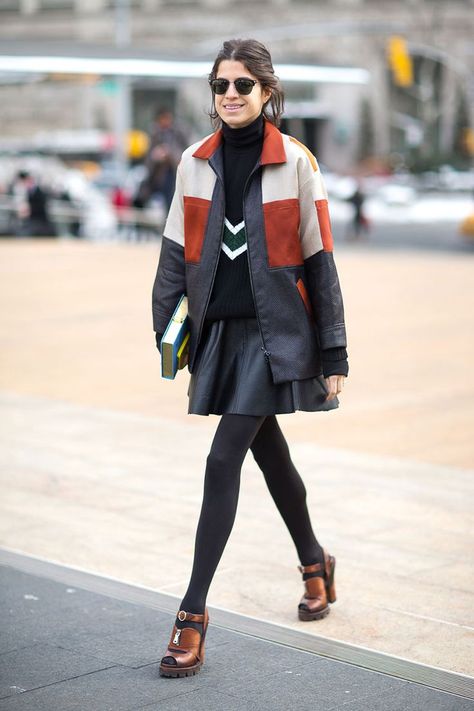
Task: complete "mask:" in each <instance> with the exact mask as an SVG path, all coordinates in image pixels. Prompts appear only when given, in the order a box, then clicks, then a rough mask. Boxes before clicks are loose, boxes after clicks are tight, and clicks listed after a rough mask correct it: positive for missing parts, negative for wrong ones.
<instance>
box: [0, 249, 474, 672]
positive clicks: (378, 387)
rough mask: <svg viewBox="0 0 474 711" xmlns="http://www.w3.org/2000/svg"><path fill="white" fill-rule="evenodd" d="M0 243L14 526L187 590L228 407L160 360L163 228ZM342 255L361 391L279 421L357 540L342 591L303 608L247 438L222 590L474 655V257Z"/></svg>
mask: <svg viewBox="0 0 474 711" xmlns="http://www.w3.org/2000/svg"><path fill="white" fill-rule="evenodd" d="M0 251H1V253H2V257H3V260H2V261H1V264H2V265H3V271H2V279H1V280H0V289H1V294H0V296H1V299H2V302H3V304H6V307H4V308H3V309H2V310H1V311H0V343H1V356H0V357H1V361H0V408H1V417H2V428H1V432H0V447H1V451H2V459H3V462H2V467H1V471H0V477H1V478H0V485H1V487H2V497H1V498H2V501H1V504H0V506H1V516H0V543H1V544H2V545H4V546H6V547H9V548H12V549H16V550H20V551H24V552H26V553H31V554H33V555H38V556H42V557H45V558H48V559H51V560H56V561H59V562H61V563H63V564H65V565H70V566H79V567H82V568H85V569H87V570H90V571H97V572H99V573H102V574H104V575H106V576H112V577H117V578H120V579H126V580H127V581H130V582H132V583H136V584H138V585H146V586H149V587H151V588H153V589H155V590H160V591H162V592H165V593H171V594H173V595H176V596H177V597H179V596H180V595H182V594H183V593H184V591H185V588H186V585H187V582H188V579H189V574H190V570H191V565H192V554H193V547H194V534H195V528H196V523H197V519H198V516H199V508H200V503H201V498H202V485H203V471H204V464H205V458H206V455H207V452H208V449H209V445H210V442H211V439H212V436H213V433H214V430H215V426H216V422H217V418H213V417H210V418H199V417H189V416H187V415H186V414H185V413H186V388H187V382H188V379H187V377H186V373H180V374H179V377H178V378H177V379H176V381H173V382H168V381H163V380H160V378H159V372H158V363H159V361H158V359H157V356H156V352H155V349H154V340H153V333H152V331H151V317H150V311H149V300H150V289H151V283H152V279H153V272H154V270H155V268H156V261H157V255H158V248H157V246H156V245H155V246H152V245H106V244H103V245H92V244H84V243H62V242H41V241H40V242H34V241H25V242H19V243H17V242H11V243H2V244H0ZM337 262H338V268H339V272H340V276H341V280H342V284H343V291H344V295H345V301H346V305H347V306H346V312H347V321H348V325H349V338H350V342H351V373H350V376H349V378H348V379H347V382H346V385H345V389H344V393H343V394H342V396H341V398H340V400H341V407H340V409H339V410H337V411H334V412H332V413H315V414H313V415H311V414H309V413H296V414H294V415H288V416H282V417H281V418H280V423H281V425H282V428H283V430H284V431H285V434H286V435H287V438H288V440H289V443H290V446H291V451H292V457H293V460H294V462H295V464H296V466H297V467H298V469H299V471H300V472H301V474H302V476H303V479H304V481H305V484H306V487H307V490H308V504H309V508H310V512H311V516H312V520H313V524H314V528H315V531H316V535H317V536H318V538H319V539H320V541H321V543H322V544H323V545H324V546H325V547H326V548H327V549H328V550H329V551H330V552H331V553H332V554H333V555H335V556H336V558H337V570H336V586H337V595H338V601H337V603H336V604H335V605H334V606H332V608H331V614H330V615H329V616H328V617H327V618H325V619H324V620H321V621H318V622H315V623H314V625H313V624H310V625H308V624H305V623H300V622H299V621H298V619H297V617H296V607H297V603H298V601H299V598H300V596H301V594H302V590H303V586H302V581H301V577H300V574H299V572H298V571H297V569H296V565H297V563H298V561H297V559H296V555H295V551H294V548H293V545H292V542H291V540H290V538H289V536H288V533H287V531H286V529H285V528H284V525H283V524H282V522H281V520H280V518H279V516H278V513H277V511H276V509H275V507H274V505H273V502H272V501H271V499H270V497H269V495H268V492H267V490H266V488H265V485H264V482H263V477H262V475H261V472H260V471H259V470H258V468H257V467H256V465H255V462H254V461H253V459H252V458H251V457H247V459H246V461H245V463H244V468H243V473H242V489H241V496H240V501H239V510H238V513H237V521H236V525H235V528H234V530H233V532H232V535H231V538H230V540H229V543H228V545H227V547H226V550H225V553H224V556H223V558H222V560H221V562H220V565H219V568H218V570H217V573H216V576H215V579H214V580H213V583H212V586H211V590H210V596H209V600H208V602H209V605H214V606H215V607H225V608H228V609H232V610H234V611H235V612H237V613H240V614H242V615H252V616H255V617H259V618H262V619H265V620H268V621H270V622H271V621H272V622H274V623H276V624H280V625H285V626H286V627H288V628H289V629H294V630H301V631H303V629H304V631H305V632H306V633H309V634H315V635H318V636H321V637H324V638H326V639H327V640H343V641H344V642H347V643H350V644H354V645H362V646H364V647H366V648H369V649H374V650H377V651H380V652H385V653H388V654H391V655H396V656H400V657H403V658H406V659H411V660H413V661H417V662H420V663H424V664H428V665H432V666H435V667H439V668H441V669H448V670H452V671H456V672H459V673H464V674H470V675H474V666H473V661H472V660H473V658H474V655H473V653H472V632H473V629H474V621H473V610H474V594H473V584H472V583H473V578H474V576H473V563H472V550H473V532H474V526H473V522H472V500H473V477H472V469H471V468H468V467H472V462H473V459H474V458H473V438H472V420H473V418H474V397H473V390H474V388H473V384H472V374H471V373H472V366H471V362H470V354H472V352H473V351H474V329H469V328H468V327H467V325H466V314H467V315H468V316H470V315H471V314H472V313H474V308H473V306H474V304H472V302H469V299H471V300H472V298H473V297H472V289H471V288H470V287H471V282H472V258H470V257H469V256H467V255H462V256H461V255H454V256H453V255H449V254H443V255H440V254H437V255H431V254H428V253H426V252H425V253H423V254H420V255H417V254H416V253H410V254H409V255H404V254H402V253H397V254H390V255H388V253H383V254H378V253H372V252H370V251H364V250H361V251H359V250H357V249H354V250H350V249H347V250H342V251H340V253H339V255H337ZM402 274H403V278H402ZM440 284H443V289H440ZM177 453H179V456H177ZM308 627H310V629H308Z"/></svg>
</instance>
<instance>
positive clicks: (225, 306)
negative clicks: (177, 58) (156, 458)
mask: <svg viewBox="0 0 474 711" xmlns="http://www.w3.org/2000/svg"><path fill="white" fill-rule="evenodd" d="M209 84H210V87H211V91H212V111H211V114H210V115H211V118H212V120H213V123H214V126H215V128H217V127H219V128H218V130H217V131H216V132H215V133H213V134H212V135H211V136H210V137H208V138H206V139H203V140H201V141H199V142H198V143H196V144H194V145H192V146H191V147H190V148H188V149H187V150H186V151H185V152H184V154H183V156H182V159H181V162H180V166H179V168H178V175H177V181H176V192H175V194H174V198H173V203H172V205H171V210H170V213H169V215H168V219H167V222H166V225H165V229H164V236H163V240H162V247H161V255H160V260H159V264H158V270H157V275H156V279H155V284H154V289H153V316H154V329H155V331H156V341H157V345H158V347H160V343H161V337H162V334H163V332H164V331H165V329H166V327H167V324H168V322H169V320H170V317H171V316H172V314H173V312H174V310H175V307H176V305H177V302H178V301H179V299H180V297H181V295H182V294H183V293H184V294H186V295H187V297H188V308H189V321H190V330H191V336H190V348H189V360H188V368H189V371H190V372H191V380H190V384H189V390H188V395H189V408H188V412H189V413H193V414H200V415H209V414H216V415H221V419H220V422H219V424H218V426H217V430H216V433H215V436H214V439H213V442H212V446H211V450H210V453H209V455H208V457H207V460H206V471H205V477H204V498H203V502H202V509H201V514H200V518H199V523H198V527H197V532H196V540H195V548H194V562H193V568H192V573H191V579H190V582H189V585H188V588H187V590H186V593H185V595H184V598H183V599H182V601H181V605H180V608H179V611H178V614H177V617H176V620H175V622H174V626H173V630H172V634H171V639H170V643H169V646H168V649H167V651H166V655H165V656H164V657H163V658H162V660H161V664H160V673H161V674H163V675H164V676H172V677H183V676H188V675H192V674H195V673H196V672H197V671H198V670H199V669H200V667H201V665H202V663H203V658H204V640H205V635H206V630H207V626H208V622H209V615H208V611H207V607H206V597H207V593H208V589H209V586H210V584H211V581H212V578H213V576H214V573H215V570H216V568H217V565H218V563H219V560H220V558H221V556H222V553H223V551H224V547H225V545H226V542H227V539H228V537H229V535H230V532H231V529H232V526H233V523H234V520H235V515H236V509H237V501H238V496H239V486H240V470H241V466H242V463H243V460H244V458H245V456H246V454H247V452H248V450H249V449H250V450H251V451H252V454H253V456H254V457H255V460H256V461H257V463H258V465H259V467H260V468H261V470H262V472H263V475H264V477H265V481H266V484H267V486H268V489H269V491H270V494H271V496H272V498H273V500H274V502H275V504H276V506H277V507H278V510H279V512H280V514H281V516H282V518H283V520H284V522H285V524H286V526H287V528H288V531H289V533H290V535H291V537H292V539H293V541H294V544H295V547H296V549H297V554H298V557H299V560H300V563H301V565H300V566H298V567H299V570H300V572H301V573H302V576H303V581H304V586H305V592H304V595H303V597H302V598H301V601H300V604H299V606H298V616H299V619H300V620H305V621H309V620H318V619H321V618H323V617H325V616H326V615H327V614H328V613H329V603H332V602H334V601H335V599H336V593H335V583H334V569H335V557H334V556H332V555H329V554H328V553H327V551H326V550H324V549H323V547H322V546H321V544H320V543H319V542H318V540H317V539H316V536H315V534H314V531H313V528H312V525H311V521H310V516H309V512H308V508H307V505H306V489H305V485H304V483H303V480H302V479H301V477H300V475H299V473H298V471H297V470H296V468H295V466H294V464H293V462H292V460H291V456H290V452H289V449H288V444H287V442H286V440H285V437H284V435H283V433H282V431H281V429H280V427H279V424H278V422H277V419H276V415H277V414H280V413H292V412H295V411H296V410H306V411H313V412H314V411H327V410H332V409H334V408H337V407H338V406H339V401H338V399H337V395H338V394H339V393H340V392H341V391H342V388H343V383H344V379H345V377H346V376H347V374H348V363H347V351H346V333H345V326H344V309H343V301H342V295H341V290H340V286H339V280H338V275H337V270H336V266H335V263H334V258H333V239H332V234H331V226H330V219H329V212H328V203H327V192H326V188H325V184H324V181H323V178H322V176H321V172H320V170H319V167H318V164H317V161H316V158H315V157H314V156H313V155H312V154H311V153H310V151H309V150H308V149H307V148H306V147H305V146H303V145H302V144H301V143H299V141H297V140H296V139H294V138H291V137H290V136H287V135H284V134H282V133H280V131H279V130H278V128H277V126H278V125H279V123H280V118H281V115H282V113H283V99H284V97H283V91H282V88H281V85H280V82H279V80H278V78H277V77H276V76H275V74H274V70H273V66H272V60H271V57H270V54H269V52H268V50H267V49H266V48H265V47H264V46H263V45H262V44H261V43H260V42H258V41H256V40H232V41H228V42H225V43H224V45H223V48H222V49H221V51H220V52H219V54H218V55H217V58H216V60H215V62H214V66H213V68H212V71H211V73H210V76H209ZM176 456H178V457H179V452H178V450H177V453H176ZM168 474H169V473H168ZM256 545H258V543H257V544H256Z"/></svg>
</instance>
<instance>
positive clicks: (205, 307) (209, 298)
mask: <svg viewBox="0 0 474 711" xmlns="http://www.w3.org/2000/svg"><path fill="white" fill-rule="evenodd" d="M211 168H212V166H211ZM212 170H214V168H212ZM214 172H215V173H216V171H214ZM216 178H217V180H220V182H221V185H222V188H223V189H224V184H223V182H222V180H221V179H220V177H219V175H218V174H217V173H216ZM224 213H225V203H224ZM224 220H225V215H224ZM223 232H224V223H222V229H221V243H220V245H219V252H218V253H217V259H216V263H215V264H214V269H213V272H212V279H211V286H210V287H209V292H208V294H207V299H206V305H205V306H204V311H203V312H202V318H201V323H200V324H199V331H198V337H197V341H196V352H197V346H198V344H199V341H200V340H201V334H202V329H203V326H204V320H205V318H206V313H207V307H208V305H209V301H210V300H211V294H212V287H213V286H214V280H215V278H216V272H217V267H218V265H219V259H220V256H221V250H222V235H223Z"/></svg>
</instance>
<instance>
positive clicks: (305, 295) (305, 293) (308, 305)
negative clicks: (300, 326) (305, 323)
mask: <svg viewBox="0 0 474 711" xmlns="http://www.w3.org/2000/svg"><path fill="white" fill-rule="evenodd" d="M296 288H297V289H298V291H299V292H300V296H301V298H302V300H303V304H304V306H305V309H306V311H307V313H308V316H310V317H311V318H314V313H313V307H312V306H311V301H310V299H309V295H308V291H307V289H306V287H305V285H304V281H303V279H302V278H301V277H300V278H299V279H298V281H297V282H296Z"/></svg>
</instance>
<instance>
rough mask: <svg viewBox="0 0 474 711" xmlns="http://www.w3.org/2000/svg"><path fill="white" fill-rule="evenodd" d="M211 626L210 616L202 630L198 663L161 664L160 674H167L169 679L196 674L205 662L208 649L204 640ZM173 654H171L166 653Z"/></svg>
mask: <svg viewBox="0 0 474 711" xmlns="http://www.w3.org/2000/svg"><path fill="white" fill-rule="evenodd" d="M208 627H209V618H208V619H207V624H206V626H205V628H204V629H203V632H202V637H201V643H200V645H199V657H200V661H199V662H198V663H197V664H193V665H192V666H191V667H178V666H175V665H173V664H160V676H165V677H167V678H169V679H180V678H183V677H185V676H195V675H196V674H197V673H198V672H199V670H200V669H201V667H202V665H203V664H204V657H205V654H206V649H205V647H204V642H205V640H206V632H207V628H208ZM165 656H171V655H169V654H168V655H165Z"/></svg>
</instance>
